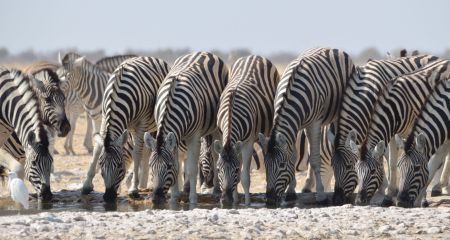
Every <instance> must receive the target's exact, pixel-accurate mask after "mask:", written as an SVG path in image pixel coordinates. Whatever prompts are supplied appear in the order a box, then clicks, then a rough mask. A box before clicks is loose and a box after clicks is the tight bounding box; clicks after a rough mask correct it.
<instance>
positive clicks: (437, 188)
mask: <svg viewBox="0 0 450 240" xmlns="http://www.w3.org/2000/svg"><path fill="white" fill-rule="evenodd" d="M444 164H445V162H444V160H443V161H442V162H441V163H440V164H439V166H437V167H438V168H437V169H435V171H434V174H433V175H431V169H430V168H428V171H429V173H430V175H429V179H430V185H432V186H433V187H432V188H431V196H432V197H437V196H441V195H442V188H441V184H440V176H441V175H442V172H443V170H444Z"/></svg>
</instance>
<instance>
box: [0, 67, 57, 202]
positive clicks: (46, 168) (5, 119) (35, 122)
mask: <svg viewBox="0 0 450 240" xmlns="http://www.w3.org/2000/svg"><path fill="white" fill-rule="evenodd" d="M30 78H32V77H31V76H27V75H25V74H23V73H22V72H20V71H18V70H13V69H12V70H8V69H6V68H1V67H0V109H1V111H0V133H1V134H0V136H1V137H0V146H3V144H4V143H5V141H6V140H7V139H8V137H9V136H10V135H11V133H12V131H14V132H15V133H16V134H17V136H18V137H19V140H20V142H22V143H23V146H24V150H25V154H26V160H25V175H26V176H27V178H28V180H29V181H30V182H31V184H32V185H33V187H34V188H35V190H36V192H37V193H38V195H39V196H40V197H41V198H43V199H44V200H49V199H51V197H52V193H51V191H50V170H51V165H52V162H53V158H52V156H51V155H50V153H49V151H48V146H49V141H48V137H47V131H46V130H45V129H44V126H43V120H42V117H41V114H40V110H39V109H40V107H39V100H38V99H37V96H36V94H35V93H34V92H33V90H32V83H31V82H32V81H34V80H31V79H30Z"/></svg>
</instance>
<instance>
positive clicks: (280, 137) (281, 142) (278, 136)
mask: <svg viewBox="0 0 450 240" xmlns="http://www.w3.org/2000/svg"><path fill="white" fill-rule="evenodd" d="M275 141H276V143H277V145H279V146H284V145H286V143H287V139H286V137H285V136H284V135H283V134H281V133H277V134H276V135H275Z"/></svg>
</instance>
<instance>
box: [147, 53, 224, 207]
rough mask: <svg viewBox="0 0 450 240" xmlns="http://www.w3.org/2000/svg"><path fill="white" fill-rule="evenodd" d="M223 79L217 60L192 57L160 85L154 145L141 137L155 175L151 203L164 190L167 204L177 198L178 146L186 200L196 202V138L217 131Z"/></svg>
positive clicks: (160, 197)
mask: <svg viewBox="0 0 450 240" xmlns="http://www.w3.org/2000/svg"><path fill="white" fill-rule="evenodd" d="M227 79H228V70H227V67H226V66H225V64H224V62H223V61H222V60H221V59H220V58H219V57H217V56H215V55H213V54H211V53H207V52H196V53H192V54H188V55H185V56H183V57H180V58H178V59H177V60H176V61H175V63H174V66H173V67H172V69H171V70H170V72H169V74H168V75H167V76H166V78H165V79H164V81H163V83H162V84H161V87H160V88H159V90H158V97H157V102H156V107H155V119H156V123H157V129H158V131H157V135H156V142H155V140H154V139H153V138H152V137H151V136H150V135H149V134H148V133H146V136H145V140H146V144H147V145H148V146H150V147H151V149H152V151H153V152H152V154H151V157H150V167H151V169H152V172H153V174H154V176H153V181H154V188H153V190H154V194H153V201H154V202H156V203H157V202H160V201H161V200H163V199H165V198H164V196H165V194H166V193H167V191H168V189H169V187H172V191H171V192H172V195H171V196H172V200H175V199H176V198H177V196H178V191H179V189H178V184H179V181H180V179H177V177H180V176H181V174H178V171H179V169H178V168H179V162H178V155H177V150H178V149H177V147H178V146H180V147H182V146H186V147H187V162H186V164H185V175H186V176H187V177H188V180H189V184H190V194H189V200H190V202H191V203H195V202H196V201H197V193H196V184H197V171H198V158H199V150H200V138H201V137H203V136H206V135H209V134H213V133H214V132H216V131H217V126H216V120H217V110H218V105H219V98H220V94H221V93H222V91H223V89H224V88H225V85H226V84H227Z"/></svg>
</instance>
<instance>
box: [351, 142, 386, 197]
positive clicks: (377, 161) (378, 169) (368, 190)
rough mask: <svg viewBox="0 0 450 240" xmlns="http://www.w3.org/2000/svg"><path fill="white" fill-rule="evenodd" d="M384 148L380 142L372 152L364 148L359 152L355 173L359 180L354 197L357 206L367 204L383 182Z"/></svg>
mask: <svg viewBox="0 0 450 240" xmlns="http://www.w3.org/2000/svg"><path fill="white" fill-rule="evenodd" d="M385 148H386V145H385V142H384V141H380V142H379V143H378V144H377V145H376V146H375V148H373V149H372V150H369V149H365V148H363V149H362V150H361V157H362V159H361V160H360V161H358V162H356V172H357V173H358V178H359V191H358V195H357V196H356V204H358V205H366V204H369V202H370V200H371V199H372V197H373V195H374V194H375V192H376V191H377V190H378V188H379V187H380V185H381V183H382V182H383V177H384V168H383V155H384V150H385Z"/></svg>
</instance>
